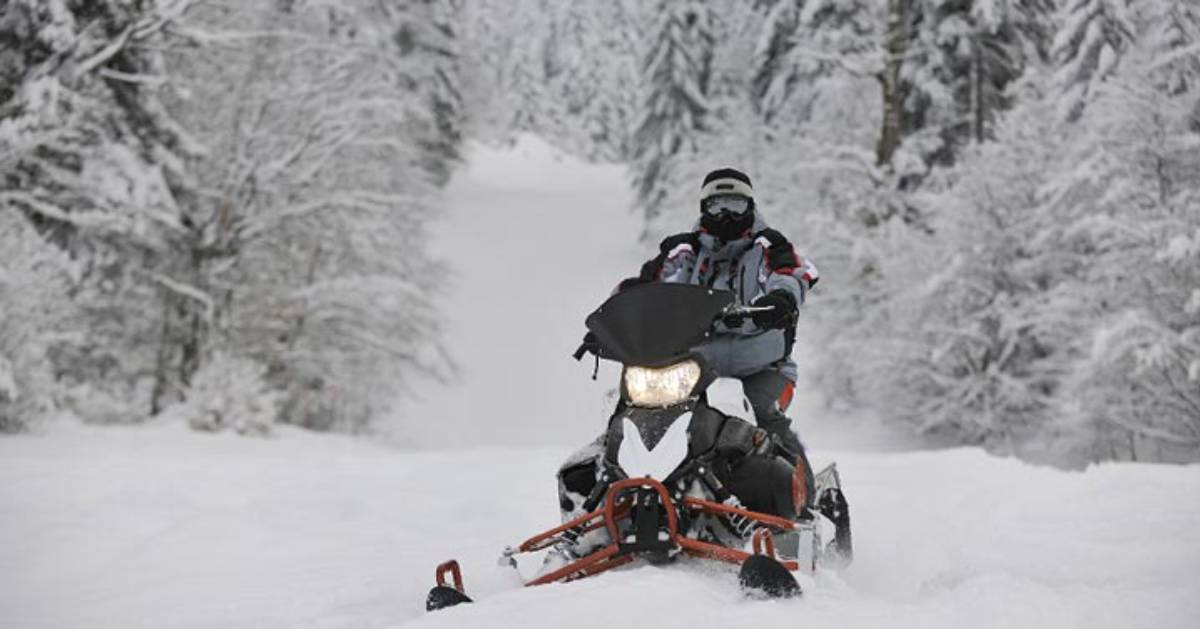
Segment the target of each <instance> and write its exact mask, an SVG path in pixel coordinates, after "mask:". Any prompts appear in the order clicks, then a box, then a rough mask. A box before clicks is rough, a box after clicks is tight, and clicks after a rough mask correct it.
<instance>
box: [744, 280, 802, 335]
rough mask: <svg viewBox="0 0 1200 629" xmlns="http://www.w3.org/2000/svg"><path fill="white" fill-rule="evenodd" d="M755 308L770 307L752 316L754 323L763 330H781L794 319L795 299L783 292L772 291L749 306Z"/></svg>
mask: <svg viewBox="0 0 1200 629" xmlns="http://www.w3.org/2000/svg"><path fill="white" fill-rule="evenodd" d="M750 305H752V306H754V307H756V308H760V307H764V306H771V309H770V310H763V311H761V312H755V313H754V314H753V317H754V323H755V325H757V326H758V327H760V328H763V329H765V330H782V329H783V328H786V327H788V325H790V324H791V323H792V322H793V321H794V320H795V318H796V298H795V297H792V294H791V293H789V292H787V291H785V290H773V291H771V292H769V293H767V294H766V295H763V296H762V297H759V298H758V299H755V300H754V303H753V304H750Z"/></svg>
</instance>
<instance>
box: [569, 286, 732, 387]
mask: <svg viewBox="0 0 1200 629" xmlns="http://www.w3.org/2000/svg"><path fill="white" fill-rule="evenodd" d="M733 301H734V297H733V293H731V292H729V291H722V290H713V289H711V288H705V287H703V286H694V285H691V284H658V283H655V284H642V285H639V286H633V287H631V288H627V289H625V290H623V291H621V292H619V293H617V294H616V295H613V296H612V297H609V299H608V301H606V302H604V304H603V305H602V306H600V307H599V308H597V309H596V311H595V312H593V313H592V314H591V315H589V316H588V318H587V322H586V323H587V327H588V329H589V330H591V331H592V332H594V333H595V334H596V340H598V341H599V343H600V349H601V352H600V354H601V356H603V357H604V358H612V359H613V360H618V361H620V362H622V363H625V364H627V365H638V366H642V367H658V366H662V365H666V364H669V363H672V362H676V361H678V360H679V359H681V358H683V357H684V356H686V355H687V354H688V352H689V351H690V350H691V348H692V347H695V346H696V345H699V344H700V343H701V342H703V341H704V339H705V334H707V333H708V331H709V328H710V327H711V326H712V322H713V319H715V318H716V317H717V315H719V314H720V313H721V311H722V310H724V309H725V307H726V306H728V305H729V304H731V303H733Z"/></svg>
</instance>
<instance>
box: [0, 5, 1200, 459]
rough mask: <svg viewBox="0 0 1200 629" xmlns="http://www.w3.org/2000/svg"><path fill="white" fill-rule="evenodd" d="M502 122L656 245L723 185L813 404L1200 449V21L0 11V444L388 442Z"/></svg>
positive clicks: (717, 9)
mask: <svg viewBox="0 0 1200 629" xmlns="http://www.w3.org/2000/svg"><path fill="white" fill-rule="evenodd" d="M519 133H533V134H536V135H539V136H541V137H542V138H545V139H546V140H547V141H549V142H551V143H553V144H554V145H556V146H558V147H559V148H561V149H563V150H566V151H568V152H571V153H574V154H576V155H579V156H582V157H585V158H587V159H589V160H594V161H605V162H616V163H624V164H627V165H628V168H629V173H630V183H631V186H632V188H633V190H634V192H635V198H636V206H635V207H634V208H632V211H635V212H637V213H638V216H640V217H642V219H643V221H642V224H643V229H642V232H641V233H640V234H638V233H631V234H630V235H629V237H630V238H631V239H636V238H640V239H642V240H643V241H645V244H646V248H647V251H648V252H650V251H653V248H654V246H655V244H656V243H657V241H658V239H659V238H660V237H662V236H664V235H666V234H669V233H672V232H676V231H680V230H681V229H684V228H686V227H687V226H688V225H690V224H691V222H692V221H693V220H694V216H695V212H696V192H697V189H698V185H699V180H700V177H702V175H703V173H704V172H705V171H707V170H709V169H710V168H713V167H717V166H725V165H734V166H740V167H742V168H743V169H744V170H746V171H748V172H749V173H750V174H751V176H752V177H753V178H754V181H755V188H756V192H757V195H758V201H759V205H760V207H762V208H763V211H764V213H765V215H766V216H767V218H768V219H769V220H770V221H771V222H772V223H773V224H774V225H775V226H776V227H778V228H779V229H781V230H782V231H783V232H784V233H786V234H789V235H790V236H791V238H792V240H793V241H794V242H795V243H796V244H797V247H798V249H799V250H800V251H801V253H802V254H803V255H806V256H809V257H811V258H813V259H814V260H815V261H816V262H817V264H818V265H819V266H820V267H821V269H822V272H823V275H822V281H821V283H820V285H819V286H818V287H817V288H816V290H815V291H814V294H813V304H812V305H811V307H809V308H807V309H806V310H805V312H804V316H803V317H802V323H801V330H800V332H799V336H800V340H799V341H798V343H797V346H798V347H801V348H803V350H802V351H804V352H806V360H805V361H804V362H805V365H806V367H807V369H808V373H807V374H806V382H809V383H811V385H810V386H812V387H814V388H815V389H817V390H819V392H820V393H821V394H822V395H823V397H824V398H825V399H826V400H827V401H828V402H827V403H828V404H829V406H831V407H832V408H833V409H834V410H843V411H847V412H849V411H856V412H857V411H861V410H865V411H868V412H872V413H874V414H877V415H878V416H879V417H881V418H883V419H884V420H885V421H887V422H889V423H892V424H894V425H897V426H902V427H905V428H906V429H910V430H911V431H913V432H914V433H916V434H919V435H922V436H923V437H924V438H925V439H927V440H928V441H929V442H930V443H936V444H951V443H953V444H971V445H979V446H982V447H985V448H987V449H988V450H990V451H993V452H997V453H1003V454H1012V455H1017V456H1020V457H1022V458H1025V459H1029V460H1035V461H1043V462H1053V463H1057V464H1063V465H1080V464H1083V463H1087V462H1091V461H1099V460H1107V459H1118V460H1160V461H1194V460H1197V459H1200V3H1197V2H1195V1H1194V0H742V1H739V0H711V1H707V2H704V1H700V0H676V1H660V2H642V1H636V0H591V1H577V2H556V1H552V0H397V1H391V2H376V1H368V0H350V1H346V2H334V1H332V0H272V1H267V0H262V1H258V2H239V1H236V0H95V1H84V0H8V1H7V2H3V3H0V182H3V183H2V185H0V308H2V317H0V430H3V431H21V430H27V429H30V428H31V427H35V426H36V425H37V424H38V422H39V421H42V420H43V418H45V417H46V416H48V415H51V414H53V413H56V412H61V411H69V412H71V413H73V414H75V415H78V416H79V417H81V418H83V419H84V420H85V421H88V422H94V423H131V422H139V421H144V420H146V419H148V418H150V417H155V416H162V415H164V414H167V415H174V416H178V417H180V418H183V419H184V420H186V421H188V422H190V423H191V424H192V425H193V426H195V427H197V428H200V429H206V430H222V429H233V430H237V431H240V432H245V433H264V432H267V431H269V430H270V427H271V425H273V424H275V423H277V422H283V423H291V424H296V425H300V426H305V427H308V428H312V429H317V430H339V431H351V432H372V431H375V430H377V429H378V426H379V422H380V421H381V418H384V417H394V415H395V414H394V413H392V412H391V410H390V409H391V407H393V406H395V405H396V404H397V403H398V402H400V401H402V400H403V399H404V398H405V395H406V393H407V392H408V390H409V388H410V386H411V383H412V382H413V381H414V380H415V379H418V378H423V377H429V376H432V377H434V378H442V379H445V378H447V377H449V375H450V374H452V373H453V372H454V362H453V357H451V356H449V355H448V354H447V352H446V351H445V349H444V346H443V344H442V342H441V338H442V337H441V329H442V316H441V314H440V313H439V311H438V308H437V301H436V295H437V294H438V291H439V290H441V289H442V285H441V281H440V279H439V278H440V277H441V273H440V269H441V268H443V266H444V265H445V261H444V260H440V259H436V258H435V256H434V255H432V252H431V251H430V248H429V246H428V244H427V234H428V230H429V226H430V225H431V223H432V222H433V221H437V220H438V218H439V212H440V211H441V210H442V208H441V207H440V204H439V194H440V191H441V190H442V188H443V187H444V186H445V185H446V183H447V182H448V181H449V179H450V177H451V176H452V175H453V173H454V172H455V169H456V168H457V167H458V166H459V164H460V161H461V160H460V153H461V151H462V149H463V146H464V143H465V142H466V141H468V140H473V141H478V142H485V143H502V142H506V141H509V140H510V139H511V138H513V137H514V136H515V135H516V134H519ZM574 236H576V237H585V235H574ZM633 271H634V269H630V273H631V274H632V272H633ZM397 388H399V390H400V393H399V395H397Z"/></svg>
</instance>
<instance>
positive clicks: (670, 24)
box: [632, 0, 715, 222]
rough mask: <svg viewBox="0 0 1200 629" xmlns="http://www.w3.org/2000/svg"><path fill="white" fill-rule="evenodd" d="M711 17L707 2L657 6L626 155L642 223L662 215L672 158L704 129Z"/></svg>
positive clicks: (671, 182) (686, 153)
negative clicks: (629, 158)
mask: <svg viewBox="0 0 1200 629" xmlns="http://www.w3.org/2000/svg"><path fill="white" fill-rule="evenodd" d="M714 19H715V18H714V14H713V11H712V8H711V6H709V5H706V4H705V3H703V2H698V1H696V0H687V1H685V2H660V3H659V5H658V16H657V22H656V25H657V26H656V34H655V36H654V40H653V43H652V44H651V48H650V51H649V53H648V54H647V56H646V60H645V63H644V65H643V84H642V94H643V96H642V98H643V101H642V107H641V111H640V119H639V122H638V123H637V126H636V128H637V131H636V132H635V135H634V150H633V156H632V160H633V166H632V167H633V171H634V176H633V181H634V189H635V192H636V195H637V207H638V209H639V211H640V212H641V213H642V214H643V215H644V216H645V217H646V220H647V222H652V221H654V220H655V219H656V218H657V217H658V216H659V215H660V214H662V212H663V210H664V206H665V204H666V202H667V199H668V197H669V196H670V195H671V194H672V193H673V190H674V189H675V188H676V187H677V186H678V185H680V183H681V182H679V181H678V180H677V179H676V169H677V165H676V162H677V161H678V160H686V159H689V158H690V157H691V153H692V152H693V151H694V150H695V141H696V137H697V134H699V133H702V132H704V131H705V130H706V129H707V124H708V120H707V116H708V114H709V110H710V108H711V103H710V102H709V88H710V85H709V83H710V80H711V78H712V63H713V59H712V50H713V45H714V41H713V34H712V28H713V24H714Z"/></svg>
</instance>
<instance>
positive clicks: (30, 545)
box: [0, 424, 1200, 629]
mask: <svg viewBox="0 0 1200 629" xmlns="http://www.w3.org/2000/svg"><path fill="white" fill-rule="evenodd" d="M563 454H565V452H564V451H563V450H561V449H537V450H517V449H512V450H504V449H483V450H473V451H462V452H444V453H425V454H412V453H403V452H400V451H396V450H391V449H387V448H384V447H381V446H378V445H373V444H371V443H367V442H363V441H358V440H354V439H349V438H342V437H331V436H316V435H311V434H307V433H304V432H301V431H295V430H286V429H285V430H282V431H280V433H279V434H278V436H276V437H274V438H269V439H247V438H239V437H235V436H232V435H200V434H196V433H192V432H188V431H187V430H186V429H185V428H183V427H182V426H171V425H159V426H148V427H138V428H103V429H101V428H86V427H70V426H67V425H64V424H57V425H54V426H51V427H50V428H48V430H47V434H45V435H42V436H23V437H14V438H6V439H2V440H0V513H3V514H4V517H3V518H0V610H2V613H0V616H2V617H3V623H2V624H3V626H5V627H6V628H20V629H23V628H26V627H64V628H65V627H89V629H102V628H105V627H114V628H117V627H119V628H122V629H124V628H128V627H140V626H147V627H150V626H153V627H256V628H261V627H314V628H316V627H322V628H323V627H387V626H397V625H400V624H403V623H405V622H407V621H415V622H414V624H415V625H416V626H453V627H505V626H516V627H522V628H528V629H536V628H538V627H564V626H571V627H611V626H612V625H613V624H614V623H620V624H623V625H628V626H632V627H650V626H653V627H655V629H666V628H668V627H688V628H689V629H694V628H696V627H716V626H783V625H791V626H809V627H837V628H838V629H852V628H855V627H934V628H937V627H965V626H970V627H1021V628H1022V629H1027V628H1030V627H1087V628H1088V629H1096V628H1102V627H1114V628H1115V627H1120V628H1121V629H1128V628H1129V627H1131V626H1144V627H1150V626H1152V627H1155V628H1156V629H1159V628H1170V627H1180V628H1183V627H1190V626H1193V624H1194V621H1195V619H1196V618H1198V617H1200V597H1197V596H1196V594H1197V593H1198V592H1200V569H1198V568H1197V566H1200V527H1197V526H1196V522H1197V521H1200V501H1198V500H1196V497H1197V496H1200V467H1195V466H1193V467H1168V466H1151V465H1131V464H1123V465H1118V464H1112V465H1105V466H1101V467H1097V468H1092V469H1090V470H1088V471H1087V472H1084V473H1065V472H1059V471H1055V470H1051V469H1046V468H1035V467H1031V466H1027V465H1023V464H1021V463H1018V462H1016V461H1012V460H1006V459H996V458H992V457H988V456H986V455H983V454H981V453H979V452H975V451H968V450H949V451H942V452H923V453H897V454H863V453H858V454H849V453H848V454H840V455H837V457H836V458H838V460H839V466H840V468H841V470H842V474H843V477H844V479H845V482H846V483H847V492H848V494H849V497H850V500H851V508H852V514H853V518H854V524H855V541H856V544H857V550H858V559H857V561H856V562H855V564H854V565H853V566H851V567H850V569H849V570H848V571H846V572H845V573H844V574H843V575H841V576H833V575H829V576H826V577H823V578H821V579H819V580H818V581H817V583H816V584H815V587H813V588H810V591H809V592H808V593H807V595H806V596H805V597H804V598H803V599H801V600H796V601H788V602H754V601H747V600H743V599H742V598H741V596H740V595H739V594H738V592H737V590H736V587H735V586H734V583H735V575H734V574H733V573H732V572H731V571H729V570H724V569H702V568H699V567H697V566H696V565H695V564H681V565H674V566H668V567H663V568H655V567H635V568H632V569H625V570H622V571H620V572H617V573H613V574H607V575H601V576H600V577H597V578H595V579H592V580H588V581H584V582H579V583H574V584H567V585H554V586H547V587H541V588H531V589H522V588H519V587H517V586H516V584H515V583H514V582H513V580H512V576H511V574H510V573H508V572H507V571H505V570H503V569H501V568H499V567H497V566H496V565H495V559H496V557H497V556H498V555H499V552H500V550H501V549H502V548H503V547H504V546H505V545H507V544H515V543H517V542H519V541H521V540H522V539H524V538H525V537H527V536H529V535H531V534H533V533H534V532H536V531H537V530H539V529H540V528H543V527H548V526H550V525H552V524H553V523H554V522H555V519H556V517H557V514H556V508H555V504H554V503H555V498H554V482H553V479H552V474H553V470H554V468H555V466H556V465H557V463H558V460H559V458H560V457H561V456H562V455H563ZM830 458H833V455H832V454H831V453H829V452H816V453H814V459H816V462H817V463H818V464H819V463H821V462H823V461H827V460H829V459H830ZM449 557H457V558H458V559H460V560H461V561H462V563H463V566H464V570H465V579H466V585H467V588H468V589H469V590H471V591H472V593H473V594H475V595H477V596H478V597H479V598H480V599H481V600H480V602H479V603H477V604H475V605H472V606H464V607H461V608H455V609H450V610H444V611H442V612H439V613H438V614H433V615H426V614H425V613H424V611H423V601H424V595H425V592H426V591H427V590H428V588H429V587H430V585H431V584H432V579H433V568H434V566H435V565H436V564H437V563H438V562H440V561H441V560H443V559H446V558H449Z"/></svg>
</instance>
